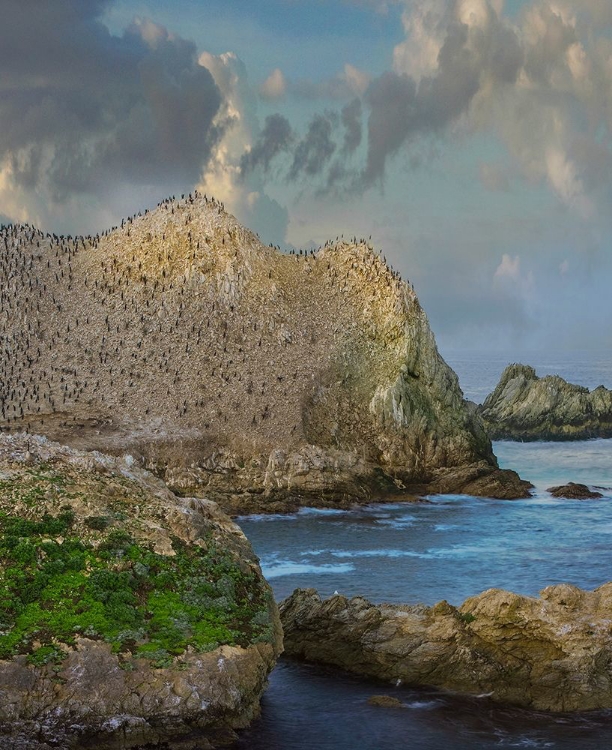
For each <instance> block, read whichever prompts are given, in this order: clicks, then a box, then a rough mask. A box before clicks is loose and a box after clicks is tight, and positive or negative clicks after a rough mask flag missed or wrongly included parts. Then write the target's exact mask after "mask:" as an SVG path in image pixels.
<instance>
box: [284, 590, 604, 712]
mask: <svg viewBox="0 0 612 750" xmlns="http://www.w3.org/2000/svg"><path fill="white" fill-rule="evenodd" d="M280 609H281V619H282V622H283V628H284V632H285V651H286V653H287V654H289V655H291V656H294V657H297V658H301V659H306V660H308V661H313V662H319V663H323V664H331V665H334V666H337V667H341V668H343V669H346V670H348V671H350V672H355V673H357V674H362V675H367V676H369V677H378V678H381V679H384V680H393V681H394V682H395V681H397V680H401V681H403V682H405V683H406V684H408V685H429V686H435V687H440V688H445V689H448V690H453V691H457V692H460V693H465V694H471V695H482V694H487V695H490V697H491V698H492V699H493V700H496V701H501V702H505V703H511V704H515V705H518V706H525V707H528V708H533V709H541V710H545V711H588V710H591V709H599V708H612V671H611V666H612V624H611V623H612V583H608V584H606V585H605V586H602V587H600V588H599V589H597V590H596V591H581V590H580V589H578V588H575V587H574V586H568V585H559V586H550V587H548V588H546V589H544V590H543V591H542V592H541V594H540V598H539V599H535V598H532V597H527V596H519V595H517V594H513V593H510V592H508V591H501V590H498V589H491V590H489V591H485V592H484V593H482V594H480V595H478V596H475V597H472V598H470V599H467V600H466V601H465V602H464V603H463V604H462V605H461V606H460V607H453V606H451V605H450V604H448V603H447V602H444V601H443V602H440V603H438V604H436V605H435V606H433V607H426V606H423V605H416V606H398V605H379V606H375V605H373V604H371V603H370V602H368V601H367V600H365V599H362V598H359V597H356V598H353V599H350V600H349V599H346V598H345V597H343V596H338V595H336V596H332V597H331V598H329V599H327V600H325V601H321V599H320V597H319V596H318V594H317V592H316V591H315V590H314V589H308V590H296V591H295V592H294V593H293V595H292V596H290V597H289V598H288V599H285V601H284V602H282V604H281V605H280Z"/></svg>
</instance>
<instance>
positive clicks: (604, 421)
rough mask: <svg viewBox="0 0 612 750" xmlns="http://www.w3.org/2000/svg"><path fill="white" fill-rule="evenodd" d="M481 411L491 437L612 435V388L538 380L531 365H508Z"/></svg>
mask: <svg viewBox="0 0 612 750" xmlns="http://www.w3.org/2000/svg"><path fill="white" fill-rule="evenodd" d="M479 411H480V415H481V416H482V418H483V420H484V422H485V425H486V428H487V431H488V433H489V436H490V437H491V439H492V440H523V441H527V440H586V439H589V438H610V437H612V391H609V390H608V389H607V388H604V387H603V385H600V386H599V387H598V388H595V390H593V391H589V389H588V388H584V387H582V386H580V385H572V384H571V383H568V382H566V381H565V380H563V378H560V377H558V376H557V375H547V376H546V377H543V378H539V377H538V376H537V375H536V372H535V370H534V369H533V367H528V366H526V365H520V364H515V365H509V366H508V367H507V368H506V369H505V370H504V372H503V373H502V376H501V379H500V381H499V383H498V385H497V387H496V388H495V390H494V391H493V392H492V393H491V394H490V395H489V396H488V397H487V399H486V400H485V402H484V404H482V406H481V407H479Z"/></svg>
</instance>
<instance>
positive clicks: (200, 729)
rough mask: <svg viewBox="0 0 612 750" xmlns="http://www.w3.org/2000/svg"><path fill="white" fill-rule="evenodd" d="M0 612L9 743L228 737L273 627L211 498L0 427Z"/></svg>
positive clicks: (270, 656)
mask: <svg viewBox="0 0 612 750" xmlns="http://www.w3.org/2000/svg"><path fill="white" fill-rule="evenodd" d="M0 623H1V624H0V747H2V748H7V749H8V748H18V747H23V748H37V747H40V748H43V747H44V748H50V747H62V748H72V747H74V748H82V747H95V748H96V749H100V748H103V749H104V748H105V749H108V750H114V749H115V748H117V750H119V749H120V748H129V747H133V746H141V745H143V746H144V745H146V746H149V744H150V745H156V746H157V745H158V744H161V743H167V747H179V746H180V747H181V748H190V747H198V748H205V747H206V748H212V747H217V746H221V745H223V744H227V743H228V742H231V741H232V739H233V738H235V736H236V735H235V732H234V730H235V729H237V728H241V727H244V726H246V725H247V724H248V723H249V722H250V721H251V719H252V718H253V717H254V716H256V715H257V713H258V711H259V699H260V696H261V693H262V692H263V689H264V687H265V685H266V680H267V675H268V673H269V671H270V669H271V668H272V667H273V665H274V663H275V660H276V657H277V656H278V654H279V652H280V649H281V640H282V633H281V627H280V623H279V619H278V610H277V608H276V605H275V604H274V601H273V597H272V594H271V591H270V588H269V586H268V584H267V583H266V582H265V580H264V579H263V577H262V575H261V571H260V568H259V565H258V561H257V558H256V557H255V555H254V554H253V551H252V549H251V547H250V545H249V543H248V541H247V540H246V538H245V537H244V535H243V534H242V532H241V531H240V529H239V528H238V527H237V526H236V525H235V524H234V523H232V522H231V521H230V520H229V518H228V517H227V516H225V515H224V514H223V513H222V512H221V511H220V510H219V509H218V507H217V505H216V504H215V503H213V502H209V501H206V500H201V499H194V498H177V497H176V496H175V495H173V494H172V493H171V492H170V491H169V490H168V489H167V488H166V487H165V486H164V484H163V483H162V482H161V481H160V480H159V479H157V478H155V477H154V476H152V475H151V474H150V473H148V472H146V471H144V470H143V469H140V468H138V467H137V466H136V465H134V463H133V462H132V461H130V460H126V459H117V458H112V457H109V456H105V455H102V454H99V453H85V452H81V451H76V450H73V449H70V448H65V447H60V446H58V445H57V444H53V443H50V442H49V441H48V440H46V439H43V438H34V437H31V436H28V435H23V434H21V435H4V436H1V437H0Z"/></svg>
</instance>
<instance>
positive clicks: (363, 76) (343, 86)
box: [260, 63, 371, 101]
mask: <svg viewBox="0 0 612 750" xmlns="http://www.w3.org/2000/svg"><path fill="white" fill-rule="evenodd" d="M278 72H279V73H280V71H278ZM274 73H276V71H274ZM274 73H273V74H272V75H271V76H270V77H269V78H268V79H267V80H266V82H265V83H264V86H266V87H267V84H268V82H270V87H269V88H270V89H273V86H272V84H273V83H274V84H276V83H280V82H277V81H272V80H271V79H272V76H274ZM281 75H282V74H281ZM370 80H371V76H370V75H368V74H367V73H366V72H365V71H363V70H360V69H359V68H356V67H355V66H354V65H351V64H350V63H345V65H344V67H343V69H342V71H341V72H340V73H337V74H336V75H334V76H331V77H330V78H324V79H322V80H320V81H311V80H310V79H308V78H298V79H296V80H290V79H289V80H288V79H286V78H284V77H283V79H282V82H283V89H282V94H283V95H284V94H285V93H286V94H290V95H291V96H293V97H295V98H297V99H306V100H316V99H327V100H331V101H341V100H343V99H350V98H351V97H355V96H362V95H363V94H364V93H365V91H366V89H367V88H368V85H369V83H370ZM262 88H263V87H262ZM260 93H261V94H262V95H263V96H264V98H267V99H274V98H278V97H274V96H271V95H269V94H267V92H263V91H262V89H260Z"/></svg>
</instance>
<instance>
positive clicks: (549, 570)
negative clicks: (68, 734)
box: [239, 351, 612, 750]
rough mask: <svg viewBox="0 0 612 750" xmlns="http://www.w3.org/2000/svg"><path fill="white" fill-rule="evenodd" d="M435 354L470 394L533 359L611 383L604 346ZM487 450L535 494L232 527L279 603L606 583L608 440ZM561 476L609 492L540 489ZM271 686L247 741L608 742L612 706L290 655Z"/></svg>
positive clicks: (611, 511) (611, 471)
mask: <svg viewBox="0 0 612 750" xmlns="http://www.w3.org/2000/svg"><path fill="white" fill-rule="evenodd" d="M443 355H444V356H445V358H446V360H447V361H448V362H449V364H450V365H451V366H452V367H453V369H455V371H456V372H457V374H458V375H459V379H460V382H461V386H462V388H463V391H464V393H465V396H466V398H469V399H471V400H474V401H477V402H482V401H483V400H484V398H485V397H486V395H487V394H488V393H489V392H490V391H491V390H492V389H493V388H494V387H495V385H496V384H497V382H498V380H499V376H500V375H501V372H502V371H503V369H504V367H505V366H506V365H507V364H509V363H511V362H514V361H521V362H523V363H524V364H530V365H532V366H534V367H535V368H536V371H537V373H538V375H547V374H558V375H561V376H562V377H564V378H565V379H567V380H569V381H570V382H573V383H578V384H580V385H586V386H587V387H589V388H595V387H596V386H598V385H605V386H607V387H612V357H610V356H608V355H607V354H602V353H596V352H573V353H570V354H567V353H566V354H564V353H560V352H548V353H546V352H541V353H537V354H532V355H529V354H526V355H522V356H521V357H517V356H512V355H510V356H508V355H503V354H497V353H493V354H465V353H464V352H452V351H445V352H443ZM494 449H495V453H496V455H497V456H498V459H499V462H500V465H501V466H502V467H504V468H513V469H515V470H517V471H518V472H519V474H520V475H521V476H522V477H523V478H524V479H528V480H530V481H531V482H533V484H534V485H535V488H536V489H535V492H534V496H533V497H532V498H530V499H528V500H518V501H503V500H486V499H477V498H468V497H464V496H442V497H435V498H430V499H429V500H430V501H429V502H427V503H420V504H409V505H401V504H397V505H375V504H374V505H372V506H369V507H367V508H360V509H357V510H354V511H320V510H309V509H304V510H302V511H300V512H299V513H297V514H293V515H287V516H258V517H255V516H251V517H245V518H243V519H241V520H240V525H241V527H242V528H243V530H244V531H245V533H246V534H247V536H248V537H249V539H250V540H251V543H252V544H253V547H254V549H255V551H256V553H257V554H258V555H259V556H260V558H261V564H262V568H263V571H264V574H265V575H266V576H267V577H268V579H269V581H270V583H271V585H272V586H273V588H274V592H275V595H276V597H277V598H278V599H281V598H284V597H285V596H287V595H288V594H290V593H291V592H292V591H293V589H294V588H297V587H314V588H317V589H318V590H319V592H320V593H321V595H323V596H329V595H330V594H332V593H334V591H339V592H340V593H342V594H345V595H347V596H354V595H362V596H365V597H366V598H369V599H371V600H372V601H374V602H383V601H387V602H398V603H399V602H402V603H409V604H411V603H416V602H424V603H425V604H433V603H435V602H437V601H439V600H441V599H446V600H448V601H449V602H451V603H452V604H460V603H461V602H462V601H463V600H464V599H465V598H467V597H469V596H472V595H475V594H478V593H479V592H481V591H483V590H485V589H487V588H493V587H495V588H506V589H510V590H512V591H515V592H518V593H522V594H528V595H537V593H538V591H540V590H541V589H542V588H544V587H545V586H548V585H551V584H555V583H561V582H566V583H572V584H575V585H577V586H581V587H582V588H587V589H592V588H595V587H597V586H599V585H601V584H603V583H605V582H607V581H610V580H612V440H591V441H586V442H567V443H510V442H502V443H495V445H494ZM568 481H577V482H584V483H586V484H589V485H596V486H598V487H603V488H604V489H603V490H600V491H602V492H603V494H604V499H602V500H591V501H577V500H572V501H570V500H557V499H554V498H552V497H551V496H550V495H549V494H548V493H547V492H546V488H547V487H550V486H551V485H554V484H561V483H566V482H568ZM270 682H271V684H270V689H269V691H268V693H267V694H266V696H265V697H264V700H263V704H262V705H263V712H262V718H261V719H260V720H259V721H258V722H256V723H255V724H254V725H253V727H252V728H251V729H250V730H248V731H247V733H246V734H245V735H243V737H242V739H241V742H240V744H239V747H241V748H249V749H251V748H252V750H259V749H260V748H261V750H263V748H266V749H267V750H271V749H272V748H278V749H279V750H280V749H281V748H283V749H284V748H295V749H296V750H299V749H304V750H306V748H323V749H325V750H327V749H328V748H329V750H332V748H334V749H336V748H340V749H342V748H347V749H348V748H351V750H354V748H357V747H358V748H360V749H363V750H370V749H371V750H379V749H382V748H402V747H405V748H408V747H409V748H415V749H418V750H439V748H443V747H445V748H452V749H453V750H454V749H457V750H459V749H460V750H463V748H465V749H466V750H467V749H468V748H469V749H476V750H480V749H481V748H499V747H531V748H560V749H563V750H566V749H567V750H570V749H571V750H575V749H576V748H581V749H582V748H587V749H589V748H601V747H608V746H612V712H599V713H597V714H588V715H583V716H548V715H545V714H536V713H533V712H528V711H523V710H517V709H507V708H501V707H499V706H494V705H492V704H491V703H490V702H489V701H487V700H484V699H481V700H478V699H467V698H457V697H455V696H449V695H446V694H443V693H439V692H436V691H428V690H409V689H407V688H403V687H401V686H389V685H386V684H381V683H372V682H367V681H363V680H359V679H356V678H353V677H350V676H346V675H344V674H341V673H338V672H336V671H334V670H329V669H322V668H317V667H313V666H307V665H301V664H296V663H294V662H290V661H281V663H280V664H279V666H278V667H277V668H276V670H275V671H274V673H273V674H272V676H271V681H270ZM381 692H383V693H387V694H392V695H394V696H396V697H398V698H400V700H402V701H403V702H404V703H405V705H406V707H407V709H408V710H405V711H392V710H388V709H382V708H375V707H371V706H368V705H367V703H366V701H367V698H368V697H369V696H370V695H372V694H375V693H381Z"/></svg>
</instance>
